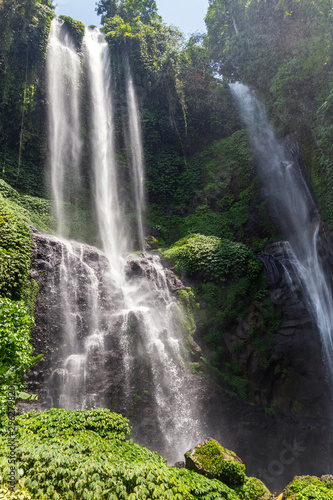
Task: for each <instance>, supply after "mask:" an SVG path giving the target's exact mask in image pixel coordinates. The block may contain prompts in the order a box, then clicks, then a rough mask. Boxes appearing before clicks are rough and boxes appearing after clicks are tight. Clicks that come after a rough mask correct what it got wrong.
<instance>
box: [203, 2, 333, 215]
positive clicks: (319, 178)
mask: <svg viewBox="0 0 333 500" xmlns="http://www.w3.org/2000/svg"><path fill="white" fill-rule="evenodd" d="M206 25H207V31H208V34H207V37H206V39H205V46H206V47H207V49H208V50H209V52H210V54H211V58H212V61H213V62H214V65H215V68H216V70H217V71H218V72H219V73H220V74H221V75H222V77H223V79H225V80H227V81H228V80H236V79H241V80H242V81H243V82H244V83H247V84H249V85H251V86H253V87H254V88H256V89H257V91H258V92H259V94H260V96H261V98H262V99H264V101H265V102H266V105H267V106H268V110H269V114H270V117H271V119H272V121H273V122H274V123H275V126H276V128H277V131H278V132H279V134H280V135H282V136H285V135H286V134H290V133H293V134H296V136H297V137H298V141H299V145H300V157H301V160H302V161H303V164H304V166H305V168H306V170H307V172H308V175H309V178H310V179H311V181H312V185H313V187H314V189H315V193H316V195H317V198H318V202H319V206H320V208H321V210H322V215H323V218H324V219H325V220H326V221H328V222H329V223H330V224H332V222H333V208H332V192H333V180H332V146H331V145H332V119H331V117H332V112H331V111H332V108H331V106H332V92H333V69H332V65H333V58H332V44H333V38H332V37H333V2H332V1H331V0H321V1H313V0H302V1H300V0H268V1H265V2H264V1H261V0H250V1H245V0H210V2H209V8H208V13H207V16H206Z"/></svg>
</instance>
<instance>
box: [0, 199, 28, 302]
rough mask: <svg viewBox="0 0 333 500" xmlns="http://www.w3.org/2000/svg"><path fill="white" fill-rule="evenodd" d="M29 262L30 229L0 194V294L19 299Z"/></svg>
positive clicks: (24, 284)
mask: <svg viewBox="0 0 333 500" xmlns="http://www.w3.org/2000/svg"><path fill="white" fill-rule="evenodd" d="M30 262H31V231H30V229H29V227H28V225H27V224H26V223H25V222H24V221H22V220H21V219H20V218H19V217H17V216H16V215H15V213H14V212H13V211H12V210H11V208H10V206H9V204H8V202H6V200H5V199H4V198H3V197H2V196H1V195H0V296H2V297H7V298H9V299H12V300H20V299H21V297H22V294H23V290H24V288H25V286H26V283H27V277H28V274H29V269H30Z"/></svg>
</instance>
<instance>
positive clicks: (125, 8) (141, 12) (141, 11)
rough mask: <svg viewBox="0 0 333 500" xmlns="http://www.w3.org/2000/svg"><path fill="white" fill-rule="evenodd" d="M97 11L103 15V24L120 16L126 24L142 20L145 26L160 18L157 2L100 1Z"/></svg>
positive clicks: (146, 0) (137, 0)
mask: <svg viewBox="0 0 333 500" xmlns="http://www.w3.org/2000/svg"><path fill="white" fill-rule="evenodd" d="M96 11H97V14H98V15H102V19H101V21H102V24H106V22H107V19H110V18H112V17H114V16H120V17H121V18H122V19H123V20H124V21H125V22H126V23H131V22H132V21H134V20H135V19H140V21H142V22H143V23H145V24H147V23H149V22H150V21H152V20H154V19H158V18H159V16H158V15H157V6H156V1H155V0H100V1H99V2H98V4H97V8H96Z"/></svg>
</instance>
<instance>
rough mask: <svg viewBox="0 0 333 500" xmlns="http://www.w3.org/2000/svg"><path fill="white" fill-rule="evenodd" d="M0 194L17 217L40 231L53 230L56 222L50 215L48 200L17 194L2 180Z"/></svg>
mask: <svg viewBox="0 0 333 500" xmlns="http://www.w3.org/2000/svg"><path fill="white" fill-rule="evenodd" d="M0 193H1V195H2V196H3V198H5V200H6V202H7V205H8V207H9V208H11V209H12V211H13V212H14V213H15V214H16V215H17V216H19V217H23V218H25V219H26V220H27V221H28V222H30V223H31V224H32V225H33V226H35V227H37V229H40V230H41V231H46V232H51V231H52V230H54V229H55V227H56V221H55V219H54V217H52V215H51V210H52V207H51V201H50V200H46V199H45V198H38V197H36V196H29V195H26V194H22V193H19V192H18V191H17V190H16V189H13V188H12V187H11V186H10V185H9V184H7V183H6V182H5V181H3V180H2V179H1V180H0Z"/></svg>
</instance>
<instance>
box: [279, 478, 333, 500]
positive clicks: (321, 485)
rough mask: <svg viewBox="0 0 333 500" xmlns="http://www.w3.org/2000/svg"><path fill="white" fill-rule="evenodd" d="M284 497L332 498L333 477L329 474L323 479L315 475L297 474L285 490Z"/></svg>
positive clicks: (305, 498)
mask: <svg viewBox="0 0 333 500" xmlns="http://www.w3.org/2000/svg"><path fill="white" fill-rule="evenodd" d="M283 498H285V499H286V500H287V499H290V500H312V499H315V500H332V499H333V483H332V479H331V478H330V477H329V476H328V477H327V479H322V480H321V479H319V478H318V477H313V476H301V477H299V476H296V477H295V479H294V480H293V482H292V483H290V484H289V485H288V486H287V488H286V489H285V490H284V491H283Z"/></svg>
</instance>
